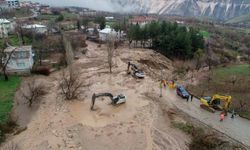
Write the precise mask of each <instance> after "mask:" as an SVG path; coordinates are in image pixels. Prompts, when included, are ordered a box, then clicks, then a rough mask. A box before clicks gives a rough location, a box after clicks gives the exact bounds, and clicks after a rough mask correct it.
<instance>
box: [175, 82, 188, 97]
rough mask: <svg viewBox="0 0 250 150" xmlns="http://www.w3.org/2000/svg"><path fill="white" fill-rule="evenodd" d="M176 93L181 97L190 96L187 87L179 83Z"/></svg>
mask: <svg viewBox="0 0 250 150" xmlns="http://www.w3.org/2000/svg"><path fill="white" fill-rule="evenodd" d="M176 93H177V95H179V96H180V97H182V98H188V97H189V94H188V92H187V91H186V89H185V88H184V87H183V86H181V85H178V86H177V88H176Z"/></svg>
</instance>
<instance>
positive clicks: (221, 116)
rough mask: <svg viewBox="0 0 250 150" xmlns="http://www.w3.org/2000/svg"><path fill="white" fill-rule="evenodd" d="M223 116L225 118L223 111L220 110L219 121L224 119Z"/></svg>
mask: <svg viewBox="0 0 250 150" xmlns="http://www.w3.org/2000/svg"><path fill="white" fill-rule="evenodd" d="M224 118H225V114H224V112H221V114H220V121H221V122H222V121H223V120H224Z"/></svg>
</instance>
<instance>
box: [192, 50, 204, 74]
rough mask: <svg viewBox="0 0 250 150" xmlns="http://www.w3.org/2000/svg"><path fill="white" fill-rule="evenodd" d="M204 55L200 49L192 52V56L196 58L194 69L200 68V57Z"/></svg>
mask: <svg viewBox="0 0 250 150" xmlns="http://www.w3.org/2000/svg"><path fill="white" fill-rule="evenodd" d="M203 55H204V52H203V50H202V49H198V50H197V51H196V52H195V53H194V57H195V60H196V65H195V69H196V70H199V69H200V68H201V63H202V61H201V60H202V57H203Z"/></svg>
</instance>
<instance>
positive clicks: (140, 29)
mask: <svg viewBox="0 0 250 150" xmlns="http://www.w3.org/2000/svg"><path fill="white" fill-rule="evenodd" d="M128 40H129V43H130V44H131V43H132V42H134V43H135V46H136V47H137V46H138V44H140V46H141V47H144V48H145V47H147V48H152V49H154V50H157V51H158V52H160V53H162V54H163V55H165V56H168V57H172V58H179V59H191V58H193V57H194V55H195V52H197V51H198V50H199V49H200V50H202V49H204V39H203V36H202V35H201V34H200V33H199V30H196V29H194V28H192V27H186V26H180V25H178V24H177V23H171V22H166V21H161V22H160V21H153V22H151V23H149V24H146V25H144V26H140V25H139V24H136V25H131V26H130V28H129V31H128Z"/></svg>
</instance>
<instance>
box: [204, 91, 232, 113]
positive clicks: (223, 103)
mask: <svg viewBox="0 0 250 150" xmlns="http://www.w3.org/2000/svg"><path fill="white" fill-rule="evenodd" d="M200 102H201V104H200V107H201V108H203V109H205V110H207V111H209V112H212V113H214V112H215V110H220V111H221V110H223V111H224V112H225V115H227V112H228V109H229V107H230V105H231V103H232V97H231V96H224V95H219V94H215V95H213V96H212V97H209V96H206V97H202V98H200Z"/></svg>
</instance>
